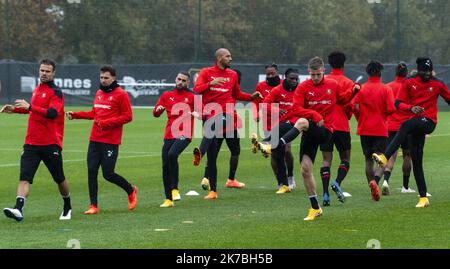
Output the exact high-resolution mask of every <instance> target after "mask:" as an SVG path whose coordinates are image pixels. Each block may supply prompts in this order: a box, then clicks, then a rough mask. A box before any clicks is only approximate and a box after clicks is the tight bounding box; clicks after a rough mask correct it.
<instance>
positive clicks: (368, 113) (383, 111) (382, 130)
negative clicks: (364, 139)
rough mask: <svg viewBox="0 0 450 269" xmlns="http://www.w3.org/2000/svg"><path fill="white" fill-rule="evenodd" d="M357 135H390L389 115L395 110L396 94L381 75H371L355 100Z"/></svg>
mask: <svg viewBox="0 0 450 269" xmlns="http://www.w3.org/2000/svg"><path fill="white" fill-rule="evenodd" d="M353 104H354V107H355V115H357V120H358V129H357V130H356V134H357V135H364V136H383V137H388V128H387V117H388V116H389V115H390V114H392V113H394V112H395V106H394V96H393V95H392V91H391V90H390V88H389V87H388V86H386V85H385V84H383V83H382V82H381V78H380V77H369V80H368V81H367V83H364V84H363V85H362V87H361V90H360V91H359V93H358V94H357V95H356V97H355V99H354V100H353Z"/></svg>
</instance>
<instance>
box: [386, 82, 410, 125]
mask: <svg viewBox="0 0 450 269" xmlns="http://www.w3.org/2000/svg"><path fill="white" fill-rule="evenodd" d="M404 80H405V78H403V77H396V78H395V80H394V81H392V82H389V83H388V84H386V85H387V86H389V87H390V88H391V91H392V95H393V96H394V99H395V98H396V97H397V94H398V92H399V91H400V88H401V87H402V84H403V81H404ZM412 116H413V115H412V113H407V112H404V111H401V110H396V111H395V112H394V113H392V114H391V115H389V116H388V131H389V132H397V131H398V130H399V129H400V126H401V125H402V123H403V122H404V121H406V120H408V119H410V118H411V117H412Z"/></svg>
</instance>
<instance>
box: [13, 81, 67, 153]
mask: <svg viewBox="0 0 450 269" xmlns="http://www.w3.org/2000/svg"><path fill="white" fill-rule="evenodd" d="M30 104H31V110H26V109H22V108H15V109H14V113H20V114H28V113H29V114H30V117H29V118H28V128H27V135H26V137H25V144H27V145H33V146H48V145H58V146H59V147H60V148H61V149H62V143H63V136H64V94H63V93H62V92H61V90H60V89H59V88H58V87H57V86H56V85H55V84H54V83H53V81H52V82H49V83H40V84H39V85H38V86H37V87H36V88H35V89H34V91H33V95H32V97H31V103H30Z"/></svg>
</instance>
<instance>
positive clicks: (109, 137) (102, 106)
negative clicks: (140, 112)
mask: <svg viewBox="0 0 450 269" xmlns="http://www.w3.org/2000/svg"><path fill="white" fill-rule="evenodd" d="M73 118H74V119H89V120H94V123H93V125H92V131H91V136H90V140H91V141H93V142H100V143H106V144H113V145H120V144H121V143H122V131H123V125H124V124H126V123H129V122H131V121H132V119H133V112H132V110H131V103H130V97H129V96H128V94H127V93H126V92H125V91H124V90H123V89H122V88H120V87H116V88H115V89H114V90H112V91H111V92H108V93H106V92H104V91H102V90H98V91H97V94H96V95H95V97H94V106H93V108H92V110H90V111H86V112H75V113H73Z"/></svg>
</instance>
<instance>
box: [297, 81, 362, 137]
mask: <svg viewBox="0 0 450 269" xmlns="http://www.w3.org/2000/svg"><path fill="white" fill-rule="evenodd" d="M353 97H354V94H353V91H347V90H346V89H343V88H341V87H340V86H339V84H338V83H337V82H336V81H335V80H333V79H329V78H326V77H324V78H323V79H322V81H320V82H319V83H318V84H314V82H313V81H312V79H308V80H306V81H304V82H302V83H300V84H299V85H298V86H297V89H296V90H295V94H294V109H295V110H297V109H298V108H299V107H303V108H307V109H311V110H314V111H316V112H318V113H319V114H320V115H321V116H322V117H323V120H324V123H323V125H324V127H325V128H327V129H328V130H330V132H333V121H334V117H333V111H334V107H335V106H336V104H340V105H346V104H348V103H349V102H350V101H351V100H352V98H353ZM312 120H313V121H315V122H318V121H320V119H319V118H317V116H315V117H314V118H312Z"/></svg>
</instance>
